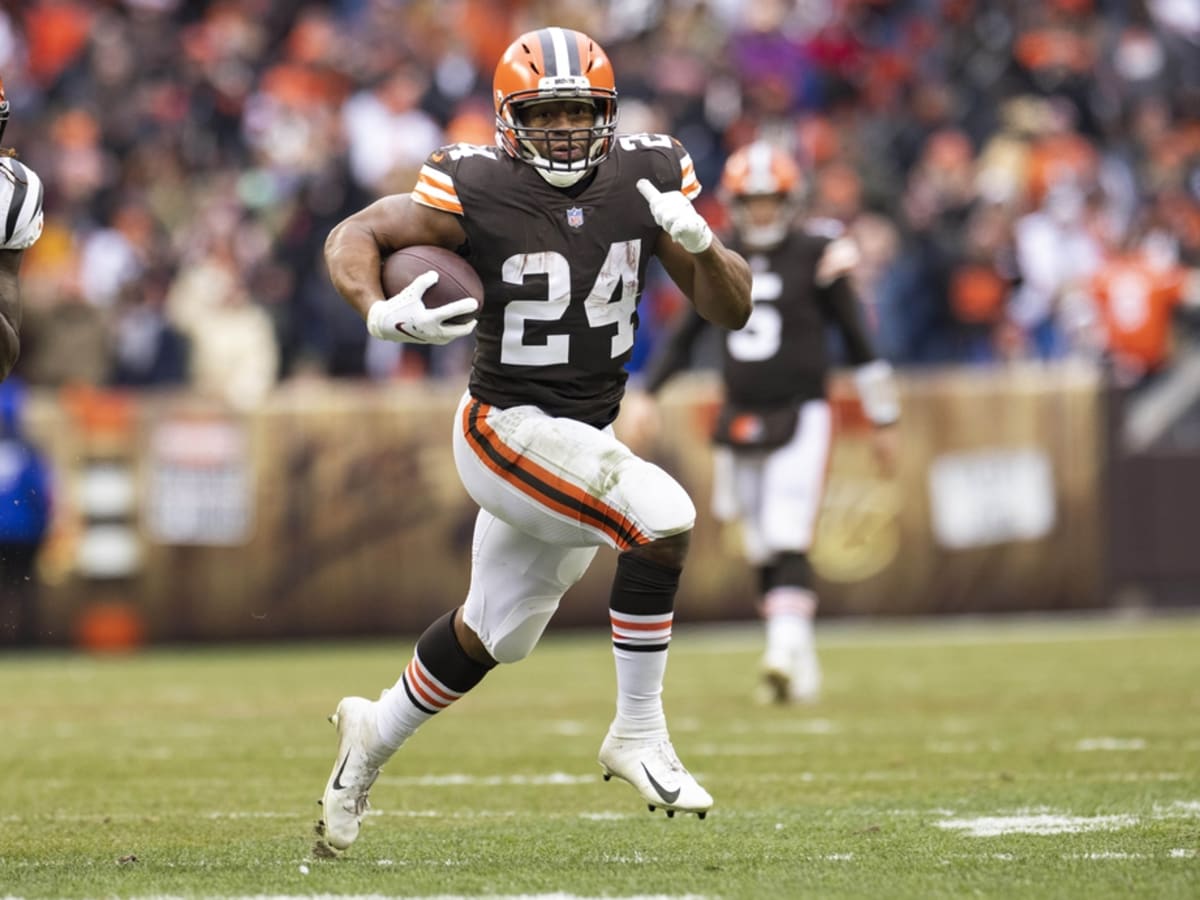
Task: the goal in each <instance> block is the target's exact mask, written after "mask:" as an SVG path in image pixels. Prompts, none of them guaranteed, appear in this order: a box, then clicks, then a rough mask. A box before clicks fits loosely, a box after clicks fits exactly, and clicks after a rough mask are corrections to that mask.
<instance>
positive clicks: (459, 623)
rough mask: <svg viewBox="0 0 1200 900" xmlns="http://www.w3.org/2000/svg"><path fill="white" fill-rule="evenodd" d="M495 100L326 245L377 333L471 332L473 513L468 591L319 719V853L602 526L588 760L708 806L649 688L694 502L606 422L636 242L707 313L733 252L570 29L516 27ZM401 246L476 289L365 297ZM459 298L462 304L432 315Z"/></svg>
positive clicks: (730, 323)
mask: <svg viewBox="0 0 1200 900" xmlns="http://www.w3.org/2000/svg"><path fill="white" fill-rule="evenodd" d="M493 99H494V103H495V111H496V128H497V144H498V146H477V145H467V144H456V145H451V146H447V147H443V148H441V149H439V150H437V151H435V152H433V153H432V154H431V155H430V156H429V158H428V160H427V161H426V163H425V164H424V166H423V167H422V168H421V170H420V174H419V176H418V180H417V184H416V186H415V188H414V189H413V191H412V193H411V194H400V195H393V196H389V197H385V198H383V199H381V200H378V201H376V202H375V203H373V204H371V205H370V206H368V207H367V208H366V209H364V210H362V211H361V212H358V213H356V214H354V215H352V216H350V217H349V218H348V219H346V220H345V221H343V222H341V223H340V224H338V225H337V226H336V227H335V228H334V229H333V231H332V232H331V233H330V235H329V238H328V240H327V242H326V260H327V262H328V266H329V272H330V276H331V278H332V280H333V284H334V286H335V287H336V288H337V290H338V291H339V292H340V293H341V295H342V296H343V297H344V298H345V299H346V301H347V302H348V303H350V304H351V305H352V306H354V307H355V308H356V309H357V310H358V311H359V312H360V313H361V314H362V315H363V317H364V318H365V319H366V322H367V328H368V330H369V331H370V333H371V334H372V335H374V336H376V337H380V338H387V339H389V340H395V341H405V342H417V343H432V344H444V343H446V342H448V341H451V340H453V339H455V338H458V337H463V336H465V335H466V334H468V333H470V332H471V331H472V330H474V331H475V337H476V349H475V356H474V362H473V366H472V370H471V375H470V382H469V388H468V390H467V392H466V393H465V394H464V396H463V398H462V401H461V403H460V405H459V408H458V412H457V415H456V418H455V422H454V428H453V447H454V459H455V464H456V466H457V468H458V472H459V475H460V477H461V479H462V482H463V485H464V486H465V488H466V489H467V492H468V493H469V494H470V495H471V497H472V498H473V499H474V500H475V501H476V502H477V503H478V504H479V506H480V507H481V509H480V511H479V514H478V518H477V521H476V526H475V536H474V542H473V550H472V554H471V582H470V588H469V591H468V594H467V597H466V600H465V602H464V603H463V605H462V606H461V607H459V608H458V609H456V610H454V611H452V612H450V613H447V614H446V615H445V616H443V617H441V618H439V619H438V620H437V621H435V622H434V623H433V624H431V625H430V626H429V627H428V628H427V629H426V631H425V632H424V633H423V634H422V635H421V637H420V638H419V639H418V641H417V645H416V652H415V655H414V656H413V657H412V660H411V662H409V664H408V667H407V668H406V669H405V670H404V673H403V674H402V675H401V677H400V679H399V680H398V681H397V682H396V685H395V687H394V688H393V689H392V690H390V691H386V692H385V693H384V694H383V695H382V696H381V697H380V699H379V700H377V701H371V700H368V699H365V698H362V697H347V698H344V699H343V700H342V701H341V702H340V703H339V704H338V707H337V711H336V712H335V713H334V715H333V716H332V717H331V720H332V721H333V722H334V724H335V725H336V727H337V732H338V749H337V756H336V758H335V760H334V764H333V771H332V772H331V773H330V777H329V781H328V783H327V786H326V788H325V794H324V798H323V806H324V817H323V820H322V822H320V823H318V834H320V835H321V836H322V838H321V840H319V841H318V843H317V847H316V852H318V853H325V854H328V853H332V852H335V851H341V850H345V849H346V848H347V847H349V846H350V845H351V844H352V843H353V841H354V840H355V839H356V838H357V837H358V833H359V828H360V825H361V822H362V815H363V811H364V810H365V808H366V805H367V792H368V790H369V788H370V787H371V784H372V783H373V782H374V781H375V778H376V776H377V775H378V774H379V768H380V766H382V765H383V764H384V763H385V762H386V761H387V760H388V759H389V758H390V757H391V755H392V754H393V753H395V752H396V750H397V749H398V748H399V747H400V746H401V744H403V743H404V742H405V740H406V739H407V738H408V737H409V736H410V735H411V734H412V733H413V732H414V731H415V730H416V729H417V728H418V727H420V726H421V725H423V724H424V723H425V722H426V721H427V720H428V719H429V718H431V717H432V716H433V715H434V714H435V713H438V712H440V711H441V710H444V709H445V708H446V707H448V706H450V705H451V704H452V703H453V702H454V701H455V700H457V699H458V698H460V697H462V696H463V695H464V694H465V693H466V692H467V691H469V690H471V689H472V688H474V687H475V686H476V685H477V684H478V683H479V682H480V681H481V680H482V679H483V677H484V676H485V675H486V674H487V672H488V671H489V670H490V669H491V668H492V667H494V666H495V665H496V664H497V663H513V662H517V661H518V660H520V659H523V658H524V657H525V656H527V655H528V654H529V653H530V651H532V650H533V648H534V645H535V644H536V643H537V642H538V640H539V638H540V637H541V635H542V632H543V631H544V629H545V628H546V625H547V624H548V622H549V621H550V618H551V616H553V614H554V612H555V610H556V609H557V607H558V604H559V601H560V600H561V598H562V597H563V594H564V593H565V592H566V591H567V589H568V588H570V587H571V585H573V584H574V583H575V582H577V581H578V580H579V578H581V577H582V576H583V574H584V571H585V570H586V569H587V567H588V565H589V564H590V563H591V561H592V559H593V558H594V557H595V555H596V551H597V550H598V548H599V547H600V546H601V545H605V544H607V545H608V546H610V547H613V548H615V549H616V550H617V551H618V553H619V556H618V561H617V570H616V574H615V577H614V581H613V585H612V592H611V597H610V602H609V606H610V619H611V623H612V641H613V655H614V657H615V667H616V686H617V700H616V715H615V718H614V719H613V722H612V724H611V726H610V728H609V730H608V734H607V735H606V736H605V738H604V740H603V742H602V744H601V746H600V753H599V763H600V766H601V768H602V770H603V772H604V775H605V778H606V779H607V778H608V777H610V776H613V775H615V776H617V777H618V778H621V779H624V780H625V781H628V782H629V783H630V784H632V785H633V786H634V788H636V790H637V791H638V793H639V794H640V795H641V797H642V798H643V799H644V801H645V802H647V803H648V804H649V806H650V809H651V810H652V811H653V810H654V809H655V808H662V809H664V810H666V811H667V815H668V816H671V815H674V813H675V812H676V811H682V812H690V813H697V814H698V815H700V816H701V817H703V816H704V815H705V813H706V812H707V811H708V809H709V807H710V806H711V805H712V798H711V797H710V796H709V794H708V792H707V791H705V790H704V788H702V787H701V786H700V785H699V784H698V783H697V782H696V780H695V779H694V778H693V777H692V776H691V775H690V774H689V773H688V771H687V769H685V768H684V766H683V765H682V764H681V763H680V762H679V759H678V757H677V756H676V754H675V751H674V749H673V747H672V744H671V740H670V736H669V733H668V729H667V722H666V718H665V715H664V711H663V703H662V696H661V695H662V686H663V675H664V672H665V667H666V661H667V645H668V642H669V640H670V637H671V622H672V617H673V609H674V602H675V593H676V589H677V587H678V584H679V577H680V572H681V569H682V567H683V564H684V558H685V556H686V553H687V547H688V541H689V537H690V534H691V530H692V526H693V523H694V521H695V508H694V506H693V504H692V501H691V499H690V498H689V497H688V495H687V493H686V492H685V491H684V489H683V488H682V487H681V486H680V485H679V484H678V483H677V482H676V481H675V480H674V479H673V478H671V477H670V476H669V475H667V473H666V472H664V471H663V470H662V469H660V468H658V467H657V466H654V465H651V464H650V463H648V462H646V461H645V460H642V459H640V458H638V457H637V456H636V455H634V453H633V452H632V451H631V450H630V449H629V448H628V447H626V446H625V445H624V444H622V443H620V442H619V441H618V440H617V439H616V438H615V437H614V436H613V431H612V428H611V425H612V422H613V420H614V419H615V418H616V417H617V412H618V409H619V407H620V404H621V399H622V396H623V394H624V390H625V381H626V374H625V372H624V370H623V366H624V364H625V362H626V361H627V360H628V359H629V357H630V353H631V350H632V347H633V340H634V329H635V328H636V326H637V304H638V298H639V296H640V294H641V291H642V287H643V285H644V283H645V276H646V267H647V264H648V263H649V260H650V257H651V255H654V256H657V257H658V259H659V260H660V261H661V263H662V264H663V266H664V268H665V269H666V271H667V272H668V273H669V274H670V276H671V277H672V279H673V280H674V281H675V282H676V283H677V284H678V285H679V287H680V288H681V289H682V290H683V291H684V292H685V293H686V294H687V295H688V296H689V297H690V298H691V301H692V303H693V304H694V306H695V308H696V310H697V312H698V314H699V315H701V316H703V317H704V318H706V319H708V320H709V321H711V322H713V323H715V324H716V325H718V326H721V327H724V328H733V329H736V328H740V327H742V325H744V324H745V322H746V319H747V317H748V316H749V314H750V271H749V268H748V266H747V265H746V262H745V260H744V259H743V258H742V257H741V256H739V255H737V254H736V253H733V252H731V251H730V250H728V249H726V248H725V247H724V246H723V245H722V243H721V241H720V240H718V239H717V238H715V237H714V236H713V233H712V230H711V229H710V228H709V226H708V224H707V223H706V222H705V220H704V218H703V217H702V216H701V215H700V214H699V213H697V212H696V210H695V208H694V207H693V206H692V203H691V200H692V198H694V197H695V196H696V195H697V194H698V193H699V192H700V184H699V182H698V181H697V180H696V176H695V173H694V171H693V167H692V161H691V158H690V157H689V156H688V154H687V152H686V151H685V150H684V148H683V147H682V145H681V144H680V143H679V142H678V141H677V140H675V139H674V138H672V137H670V136H668V135H656V134H635V135H622V136H617V134H616V117H617V91H616V90H615V85H614V79H613V71H612V67H611V65H610V63H609V60H608V57H607V56H606V55H605V53H604V51H603V50H602V49H601V48H600V46H599V45H597V44H596V43H595V42H594V41H592V40H591V38H589V37H588V36H587V35H584V34H581V33H579V32H576V31H571V30H568V29H565V28H543V29H540V30H537V31H531V32H528V33H526V34H523V35H521V36H520V37H519V38H517V40H516V41H514V42H513V43H512V44H511V45H510V46H509V48H508V49H507V50H506V51H505V53H504V55H503V56H502V58H501V59H500V62H499V64H498V65H497V67H496V73H495V79H494V94H493ZM417 244H436V245H439V246H442V247H446V248H450V249H452V250H456V251H458V252H459V253H460V254H461V255H462V256H463V257H465V259H466V260H467V261H468V262H470V263H471V264H472V265H473V266H474V267H475V269H476V270H477V271H478V272H479V275H480V277H481V278H482V280H483V284H484V297H483V298H482V301H483V302H482V305H478V304H477V303H476V301H475V300H473V299H467V298H464V299H463V300H460V301H458V302H452V303H449V304H447V305H445V306H442V307H439V308H436V309H427V308H426V307H425V305H424V304H423V303H422V302H421V296H422V294H423V293H424V292H425V291H426V290H427V289H428V287H429V286H430V285H431V284H432V283H433V281H435V280H436V278H437V275H436V273H426V274H424V275H422V276H419V277H418V278H417V279H415V280H414V281H413V283H412V284H411V285H409V286H408V287H407V288H406V289H405V290H404V291H402V292H401V293H399V294H397V295H396V296H394V297H390V298H389V297H384V295H383V293H382V288H381V285H380V262H381V259H382V258H383V257H384V255H385V254H388V253H390V252H392V251H394V250H396V249H398V248H401V247H406V246H411V245H417ZM477 306H478V307H479V308H478V319H477V320H476V321H475V322H471V323H468V324H465V325H462V324H459V325H453V324H449V323H448V322H447V320H448V319H450V318H452V317H454V316H457V315H460V314H462V313H465V312H470V311H472V310H475V309H476V307H477ZM476 325H478V328H477V329H476V328H475V326H476ZM396 487H397V490H402V489H403V486H402V485H397V486H396Z"/></svg>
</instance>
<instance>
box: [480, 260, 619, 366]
mask: <svg viewBox="0 0 1200 900" xmlns="http://www.w3.org/2000/svg"><path fill="white" fill-rule="evenodd" d="M641 249H642V245H641V241H620V242H618V243H616V244H613V245H612V246H611V247H609V248H608V255H607V256H606V257H605V258H604V264H603V265H602V266H600V271H599V273H598V274H597V275H596V281H595V282H594V283H593V285H592V289H591V291H590V292H589V293H588V296H587V299H586V300H584V308H585V310H586V312H587V320H588V324H589V325H590V326H591V327H593V328H603V327H604V326H606V325H613V324H615V325H616V326H617V333H616V334H615V335H613V338H612V346H611V347H610V350H609V352H610V354H611V358H613V359H616V358H617V357H618V356H621V355H622V354H623V353H626V352H627V351H628V350H629V349H630V348H631V347H632V346H633V315H634V313H635V312H636V311H637V298H638V263H639V261H640V259H641ZM530 275H545V276H546V297H545V298H544V299H543V298H539V299H536V300H512V301H510V302H509V304H508V305H507V306H506V307H505V308H504V334H503V336H502V337H501V340H500V347H501V349H500V362H502V363H504V364H505V365H512V366H555V365H563V364H565V363H567V362H569V361H570V358H571V347H570V344H571V337H570V335H569V334H553V335H549V336H547V337H546V339H545V342H544V343H541V344H527V343H526V342H525V323H526V322H527V321H530V320H534V321H538V322H555V321H558V320H559V319H561V318H562V317H563V316H565V315H566V313H567V308H568V307H569V306H570V305H571V267H570V264H569V263H568V262H567V259H566V257H565V256H563V255H562V254H561V253H556V252H553V251H549V252H543V253H520V254H517V255H516V256H510V257H509V258H508V259H506V260H505V261H504V265H503V267H502V268H501V277H502V278H503V279H504V282H505V283H506V284H516V285H520V284H524V283H525V279H526V278H527V277H528V276H530ZM618 288H619V289H620V290H619V295H618V296H617V298H616V299H615V300H614V299H613V295H614V294H616V293H618Z"/></svg>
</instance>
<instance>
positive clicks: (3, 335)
mask: <svg viewBox="0 0 1200 900" xmlns="http://www.w3.org/2000/svg"><path fill="white" fill-rule="evenodd" d="M24 252H25V251H23V250H0V381H3V380H4V379H5V378H7V377H8V373H9V372H11V371H12V368H13V366H15V365H16V364H17V357H18V356H19V355H20V353H21V340H20V328H21V292H20V282H19V281H18V279H17V272H18V270H19V269H20V267H21V256H22V254H23V253H24Z"/></svg>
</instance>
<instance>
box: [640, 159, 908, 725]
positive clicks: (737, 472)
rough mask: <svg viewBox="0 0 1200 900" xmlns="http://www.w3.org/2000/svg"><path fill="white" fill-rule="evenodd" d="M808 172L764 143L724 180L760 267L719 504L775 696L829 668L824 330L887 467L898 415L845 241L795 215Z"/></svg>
mask: <svg viewBox="0 0 1200 900" xmlns="http://www.w3.org/2000/svg"><path fill="white" fill-rule="evenodd" d="M801 182H802V176H801V173H800V171H799V168H798V167H797V165H796V163H795V162H794V161H793V160H792V159H791V157H790V156H789V155H788V154H787V153H785V152H784V151H782V150H780V149H779V148H777V147H773V146H771V145H770V144H767V143H764V142H756V143H753V144H750V145H749V146H746V147H743V148H741V149H740V150H738V151H737V152H735V153H733V154H732V155H731V156H730V157H729V160H728V161H727V163H726V166H725V170H724V172H723V174H722V179H721V192H722V197H723V199H724V200H725V202H726V203H727V204H728V206H729V211H730V218H731V221H732V223H733V226H734V233H735V234H734V239H732V240H731V241H730V246H731V247H732V248H734V249H735V250H737V251H739V252H741V253H744V254H745V255H746V256H747V258H748V259H749V261H750V268H751V271H752V272H753V279H754V280H753V289H752V294H753V297H754V310H753V312H752V313H751V315H750V321H749V323H748V324H747V325H746V327H745V328H743V329H742V330H740V331H738V332H735V333H730V334H728V335H727V336H726V337H725V341H724V349H723V353H722V357H723V360H722V377H723V383H724V402H723V405H722V407H721V410H720V414H719V416H718V419H717V424H716V429H715V433H714V434H713V440H714V443H715V444H716V449H715V455H714V482H713V493H714V499H713V505H714V513H715V514H716V516H717V518H719V519H721V520H722V521H727V522H729V521H732V522H737V523H738V524H740V526H741V531H742V539H743V542H744V550H745V555H746V558H747V559H748V561H749V562H750V563H751V564H752V565H753V566H755V567H756V568H757V572H758V581H759V587H760V592H761V597H760V612H761V614H762V616H763V618H764V619H765V620H766V650H765V653H764V656H763V662H762V666H763V679H764V682H765V693H766V696H767V698H768V699H769V700H771V701H774V702H777V703H788V702H792V701H807V702H811V701H813V700H816V699H817V697H818V696H819V691H820V683H821V671H820V666H819V664H818V662H817V655H816V650H815V647H814V642H813V618H814V616H815V614H816V609H817V596H816V594H815V593H814V591H813V574H812V569H811V566H810V565H809V559H808V553H809V550H810V548H811V546H812V542H813V535H814V530H815V526H816V522H817V514H818V511H819V509H820V504H821V496H822V492H823V490H824V484H825V477H826V468H827V463H828V459H829V449H830V443H831V438H832V433H833V427H832V424H833V423H832V418H831V415H830V409H829V404H828V402H827V401H826V379H827V376H828V372H829V368H830V365H831V363H830V358H829V353H828V351H827V335H828V326H829V325H834V326H836V327H837V329H838V330H839V331H840V333H841V336H842V337H843V338H844V342H845V349H846V353H847V355H848V357H849V361H850V362H851V363H852V364H853V365H855V366H856V367H857V368H856V372H855V382H856V386H857V388H858V393H859V397H860V399H861V401H862V405H863V408H864V410H865V412H866V414H867V416H868V417H869V418H870V420H871V421H872V422H873V423H874V424H875V426H876V428H875V430H874V437H875V446H874V450H875V452H876V456H877V458H878V460H879V462H880V463H881V465H882V466H883V467H884V469H885V471H890V470H891V468H892V466H893V465H894V459H895V446H894V441H895V431H896V429H895V427H894V426H895V423H896V421H897V419H898V418H899V415H900V408H899V403H898V398H897V391H896V388H895V384H894V379H893V375H892V370H891V367H890V365H889V364H888V363H887V362H886V361H884V360H881V359H879V358H877V356H876V354H875V351H874V349H873V348H872V344H871V340H870V339H869V337H868V335H867V332H866V330H865V329H864V327H863V323H862V320H861V317H860V312H859V301H858V297H857V295H856V293H855V291H854V289H853V288H852V287H851V284H850V279H849V278H848V277H847V276H848V274H849V272H850V270H851V268H852V267H853V266H854V264H855V262H856V259H857V251H856V249H855V246H854V244H853V242H852V241H851V239H850V238H848V237H845V236H842V235H840V234H837V233H835V231H834V230H833V226H831V224H830V223H829V222H828V220H821V223H820V231H819V232H817V231H815V230H811V229H812V228H814V227H815V223H814V224H813V225H812V226H810V228H806V227H805V226H804V225H803V224H801V222H800V219H799V207H800V192H801ZM705 327H706V323H705V322H704V321H703V320H702V319H700V318H699V317H697V316H695V315H692V314H691V313H690V311H689V312H688V313H687V314H685V315H684V317H683V318H682V319H681V321H680V322H679V323H678V325H677V326H676V328H675V329H674V330H673V331H672V333H671V334H670V336H669V337H668V338H667V339H666V340H665V341H664V343H663V345H662V346H660V348H659V350H658V352H657V353H656V354H655V355H654V356H653V357H652V358H651V360H650V362H649V364H648V365H647V368H646V374H645V382H644V385H643V390H642V391H632V390H631V391H630V393H629V395H628V397H627V404H626V408H625V415H624V416H623V419H622V423H621V425H622V433H623V435H624V436H625V437H626V438H627V439H628V440H629V441H630V443H632V444H633V445H634V446H637V447H643V446H645V445H646V442H648V441H649V440H651V439H652V438H653V436H654V434H655V433H656V432H657V430H658V413H657V407H656V405H655V403H654V400H653V396H654V394H655V393H656V392H657V391H658V390H659V389H660V388H661V387H662V386H663V385H664V384H665V383H666V382H667V381H668V379H670V378H671V377H672V376H673V375H674V374H675V373H677V372H679V371H681V370H682V369H684V368H686V367H687V365H688V362H689V358H690V356H691V351H692V348H693V346H694V344H695V342H696V340H697V338H699V337H700V335H701V334H702V333H703V331H704V329H705Z"/></svg>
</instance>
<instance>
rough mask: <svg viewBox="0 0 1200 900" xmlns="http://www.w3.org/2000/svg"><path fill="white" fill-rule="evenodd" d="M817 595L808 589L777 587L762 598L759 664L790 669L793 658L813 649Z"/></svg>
mask: <svg viewBox="0 0 1200 900" xmlns="http://www.w3.org/2000/svg"><path fill="white" fill-rule="evenodd" d="M816 610H817V598H816V596H815V595H814V594H813V592H812V591H808V590H805V589H803V588H796V587H778V588H773V589H772V590H770V591H768V592H767V594H766V596H765V597H763V616H764V618H765V619H766V633H767V634H766V639H767V646H766V651H765V653H764V654H763V665H764V666H765V667H766V668H768V669H775V670H778V671H780V672H791V670H792V668H793V666H794V665H795V664H796V660H797V659H798V658H799V657H800V655H801V654H804V653H812V651H813V643H814V642H813V616H814V615H815V614H816Z"/></svg>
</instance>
